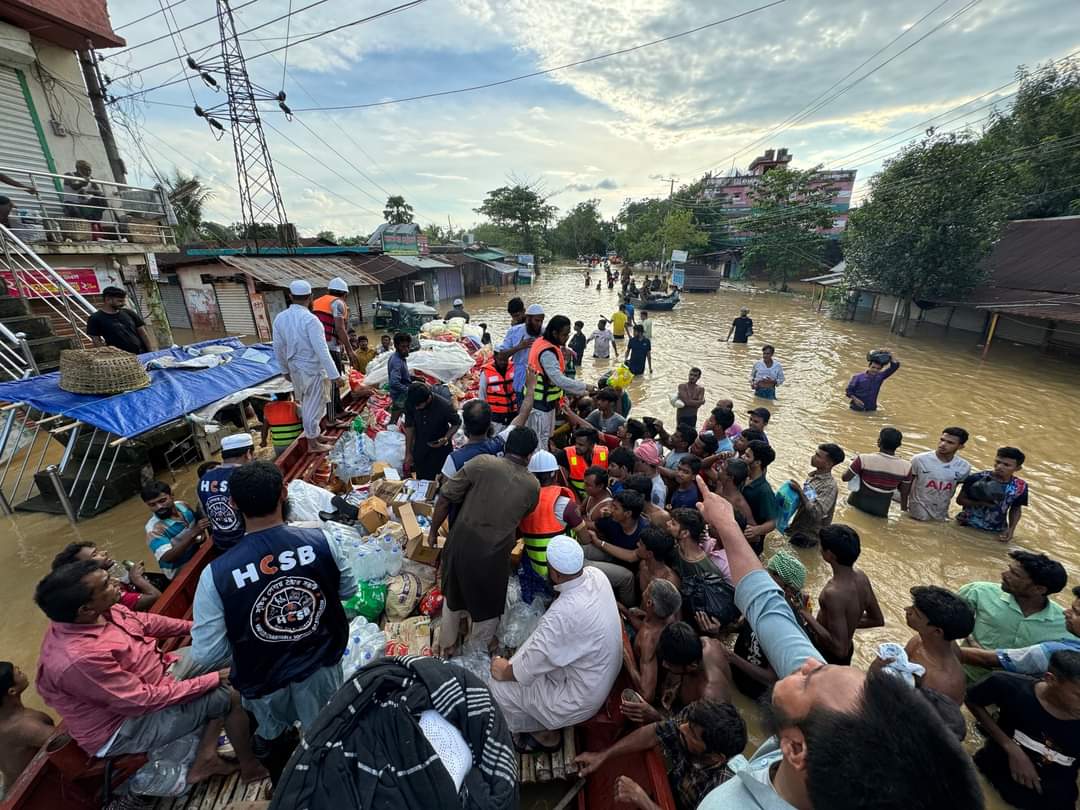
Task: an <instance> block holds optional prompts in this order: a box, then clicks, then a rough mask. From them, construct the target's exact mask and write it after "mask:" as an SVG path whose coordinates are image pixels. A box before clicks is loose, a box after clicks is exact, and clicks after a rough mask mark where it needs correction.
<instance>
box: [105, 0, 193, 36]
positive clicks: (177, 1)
mask: <svg viewBox="0 0 1080 810" xmlns="http://www.w3.org/2000/svg"><path fill="white" fill-rule="evenodd" d="M186 2H187V0H175V1H174V2H172V3H169V5H167V6H165V8H172V7H173V6H178V5H180V4H181V3H186ZM156 14H157V12H156V11H151V12H150V13H149V14H144V15H142V16H141V17H138V18H136V19H134V20H130V21H128V22H126V23H124V24H123V25H114V26H113V31H119V30H120V29H121V28H127V27H129V26H132V25H135V23H141V22H142V21H143V20H149V19H150V18H151V17H153V16H155V15H156Z"/></svg>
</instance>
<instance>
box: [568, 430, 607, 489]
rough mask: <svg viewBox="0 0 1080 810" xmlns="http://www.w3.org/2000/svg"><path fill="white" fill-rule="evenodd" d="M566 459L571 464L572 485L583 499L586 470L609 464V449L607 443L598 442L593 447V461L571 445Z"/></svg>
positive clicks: (605, 466) (604, 466) (605, 467)
mask: <svg viewBox="0 0 1080 810" xmlns="http://www.w3.org/2000/svg"><path fill="white" fill-rule="evenodd" d="M566 461H567V463H568V464H569V465H570V486H572V487H573V488H574V490H575V491H576V492H577V494H578V495H579V496H581V498H582V500H584V499H585V471H586V470H587V469H589V467H603V468H604V469H605V470H606V469H607V465H608V450H607V447H606V446H605V445H602V444H597V445H596V446H595V447H593V451H592V463H591V464H590V463H589V462H587V461H585V456H582V455H579V454H578V451H577V447H575V446H574V445H572V444H571V445H570V446H568V447H567V448H566Z"/></svg>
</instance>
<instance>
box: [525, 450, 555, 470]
mask: <svg viewBox="0 0 1080 810" xmlns="http://www.w3.org/2000/svg"><path fill="white" fill-rule="evenodd" d="M557 469H559V462H558V461H556V460H555V456H554V455H552V454H551V453H549V452H548V451H547V450H537V451H536V452H535V453H533V454H532V457H531V458H530V459H529V472H531V473H549V472H555V471H556V470H557Z"/></svg>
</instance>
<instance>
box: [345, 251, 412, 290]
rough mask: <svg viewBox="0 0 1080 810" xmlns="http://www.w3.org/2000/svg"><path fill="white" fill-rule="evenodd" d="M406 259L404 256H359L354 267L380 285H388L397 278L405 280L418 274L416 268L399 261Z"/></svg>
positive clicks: (354, 262)
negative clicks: (406, 277)
mask: <svg viewBox="0 0 1080 810" xmlns="http://www.w3.org/2000/svg"><path fill="white" fill-rule="evenodd" d="M402 258H405V257H404V256H358V257H357V258H355V259H353V264H354V266H356V267H358V268H359V269H360V270H362V271H363V272H365V273H367V274H368V275H369V276H371V277H372V278H374V279H375V280H376V281H378V283H379V284H386V283H387V282H388V281H393V280H394V279H396V278H404V277H405V276H411V275H412V274H413V273H415V272H416V268H415V267H412V266H410V265H408V264H406V263H405V262H402V261H398V259H402Z"/></svg>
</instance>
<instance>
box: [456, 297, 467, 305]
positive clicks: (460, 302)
mask: <svg viewBox="0 0 1080 810" xmlns="http://www.w3.org/2000/svg"><path fill="white" fill-rule="evenodd" d="M464 303H465V302H464V301H462V300H461V299H460V298H455V299H454V306H455V307H460V306H461V305H462V304H464Z"/></svg>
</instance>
